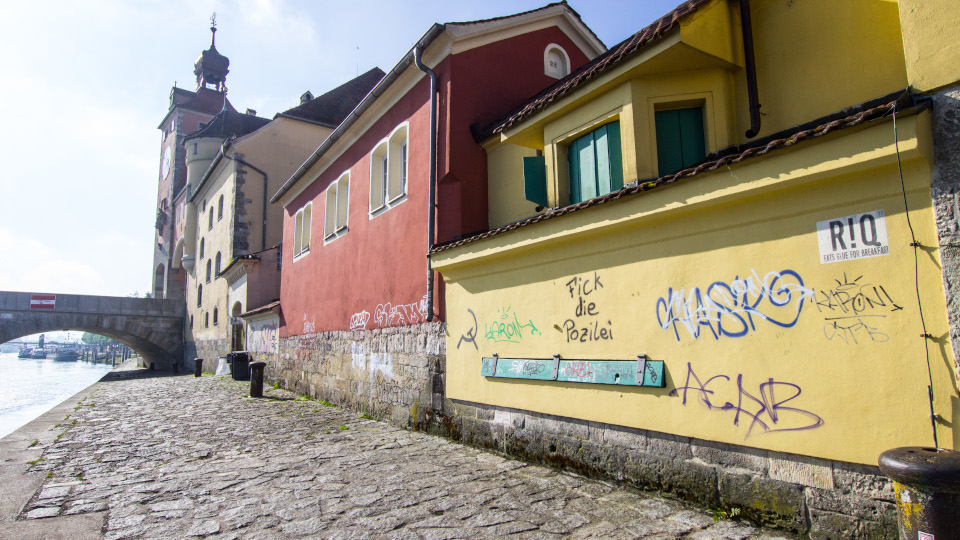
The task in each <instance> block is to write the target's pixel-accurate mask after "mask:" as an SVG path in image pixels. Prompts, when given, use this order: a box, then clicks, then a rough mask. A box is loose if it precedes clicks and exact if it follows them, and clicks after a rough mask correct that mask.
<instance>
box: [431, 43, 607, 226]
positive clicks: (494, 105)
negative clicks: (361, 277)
mask: <svg viewBox="0 0 960 540" xmlns="http://www.w3.org/2000/svg"><path fill="white" fill-rule="evenodd" d="M551 43H556V44H557V45H560V46H561V47H563V48H564V50H566V51H567V55H569V57H570V65H571V70H576V69H577V68H578V67H579V66H581V65H583V64H585V63H586V62H587V61H588V60H589V59H588V58H587V57H586V55H585V54H584V53H583V52H582V51H581V50H580V49H579V48H577V46H576V45H574V43H573V42H572V41H571V40H570V38H568V37H567V35H566V34H564V33H563V32H562V31H561V30H560V29H558V28H556V27H551V28H545V29H543V30H538V31H536V32H530V33H528V34H523V35H521V36H517V37H513V38H510V39H506V40H503V41H499V42H495V43H491V44H489V45H486V46H484V47H479V48H475V49H471V50H469V51H464V52H462V53H459V54H456V55H453V57H452V62H451V65H450V68H451V69H450V74H449V75H448V77H449V78H450V79H452V87H451V89H450V94H451V95H450V100H449V104H448V106H446V107H444V106H441V109H444V110H445V114H446V115H447V118H446V119H445V121H446V122H448V123H449V124H448V125H449V131H448V133H447V134H446V139H447V140H446V141H445V145H444V146H445V148H444V151H443V152H441V153H440V171H439V172H438V175H437V176H438V178H440V179H441V181H440V184H439V186H438V193H439V201H440V202H439V204H438V208H439V214H440V217H439V219H440V222H439V227H438V241H439V242H446V241H450V240H453V239H454V238H456V237H457V236H460V235H463V234H469V233H473V232H478V231H482V230H485V229H487V227H488V221H487V216H488V211H487V154H486V152H485V151H484V150H483V148H481V147H480V145H479V144H477V143H476V142H475V141H474V140H473V135H472V133H471V131H470V126H471V125H475V124H476V125H478V126H479V127H483V126H486V125H488V124H490V123H491V122H493V121H495V120H498V119H499V118H502V117H503V116H505V115H506V114H507V113H509V112H511V111H512V110H513V109H515V108H516V107H517V106H519V105H520V104H521V103H523V102H525V101H526V100H528V99H529V98H531V97H533V96H534V95H536V94H537V93H539V92H540V91H541V90H543V89H544V88H546V87H548V86H550V85H552V84H553V83H555V82H557V79H554V78H552V77H549V76H547V75H544V73H543V52H544V50H545V49H546V48H547V45H549V44H551Z"/></svg>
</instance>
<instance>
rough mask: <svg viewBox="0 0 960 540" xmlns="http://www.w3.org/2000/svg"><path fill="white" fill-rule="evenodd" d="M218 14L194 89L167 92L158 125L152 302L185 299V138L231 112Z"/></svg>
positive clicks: (212, 20)
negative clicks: (218, 42) (166, 105)
mask: <svg viewBox="0 0 960 540" xmlns="http://www.w3.org/2000/svg"><path fill="white" fill-rule="evenodd" d="M216 36H217V23H216V13H214V15H213V16H212V17H211V18H210V48H209V49H207V50H205V51H203V52H201V53H200V57H199V58H197V60H196V62H194V65H193V73H194V75H196V78H197V87H196V90H195V91H190V90H186V89H183V88H177V87H176V85H174V87H173V88H172V89H171V90H170V102H169V108H168V109H167V112H166V114H165V115H164V117H163V120H161V121H160V125H158V126H157V128H158V129H160V133H161V137H160V170H159V179H158V183H157V184H158V189H157V221H156V230H155V238H154V250H153V279H152V280H151V283H152V284H153V286H152V290H151V291H150V293H151V295H152V296H153V297H154V298H183V295H184V283H185V280H186V275H185V272H184V269H183V268H182V267H181V264H180V258H181V256H182V252H183V230H184V215H185V214H184V209H185V202H186V199H187V197H188V194H187V191H188V189H189V188H188V186H187V166H186V156H187V152H188V151H189V150H190V149H189V148H184V146H183V140H184V138H185V137H187V136H188V135H190V134H192V133H194V132H196V131H198V130H199V129H201V128H203V126H205V125H206V124H207V123H208V122H209V121H210V119H211V118H213V117H214V116H216V115H217V113H219V112H220V111H221V110H223V109H227V110H230V111H233V110H234V108H233V106H232V105H231V104H230V102H229V101H228V100H227V87H226V78H227V73H228V72H229V67H230V60H229V59H228V58H227V57H226V56H224V55H222V54H220V52H219V51H218V50H217V47H216Z"/></svg>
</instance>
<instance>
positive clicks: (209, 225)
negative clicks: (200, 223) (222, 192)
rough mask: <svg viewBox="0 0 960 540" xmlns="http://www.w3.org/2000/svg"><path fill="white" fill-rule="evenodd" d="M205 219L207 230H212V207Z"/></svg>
mask: <svg viewBox="0 0 960 540" xmlns="http://www.w3.org/2000/svg"><path fill="white" fill-rule="evenodd" d="M207 218H208V219H207V230H208V231H209V230H213V206H211V207H210V210H209V213H208V216H207Z"/></svg>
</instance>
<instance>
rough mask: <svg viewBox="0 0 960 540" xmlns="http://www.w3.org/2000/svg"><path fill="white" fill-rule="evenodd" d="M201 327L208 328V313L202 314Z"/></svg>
mask: <svg viewBox="0 0 960 540" xmlns="http://www.w3.org/2000/svg"><path fill="white" fill-rule="evenodd" d="M203 327H204V328H210V314H209V313H204V314H203Z"/></svg>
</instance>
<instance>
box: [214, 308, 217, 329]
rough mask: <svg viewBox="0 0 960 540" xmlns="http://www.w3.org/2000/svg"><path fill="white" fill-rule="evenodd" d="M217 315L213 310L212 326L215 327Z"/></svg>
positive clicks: (215, 309) (215, 310)
mask: <svg viewBox="0 0 960 540" xmlns="http://www.w3.org/2000/svg"><path fill="white" fill-rule="evenodd" d="M217 314H218V310H217V308H213V325H214V326H216V325H217Z"/></svg>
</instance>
